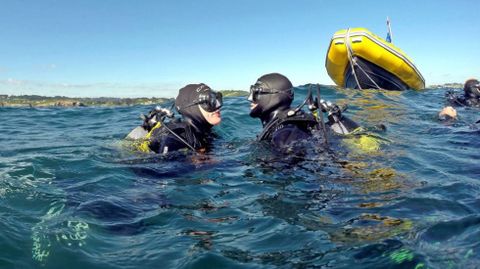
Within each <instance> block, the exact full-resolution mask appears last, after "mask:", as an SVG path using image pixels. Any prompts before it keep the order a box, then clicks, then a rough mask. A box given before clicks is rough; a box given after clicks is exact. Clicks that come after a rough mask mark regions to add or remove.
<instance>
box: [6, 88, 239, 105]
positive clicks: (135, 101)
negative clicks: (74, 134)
mask: <svg viewBox="0 0 480 269" xmlns="http://www.w3.org/2000/svg"><path fill="white" fill-rule="evenodd" d="M221 92H222V94H223V96H224V97H233V96H246V95H247V94H248V93H247V92H245V91H233V90H226V91H221ZM171 100H173V98H163V97H151V98H148V97H140V98H115V97H98V98H75V97H65V96H53V97H49V96H40V95H18V96H17V95H5V94H3V95H2V94H0V107H89V106H134V105H156V104H162V103H164V102H167V101H171Z"/></svg>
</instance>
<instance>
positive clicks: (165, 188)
mask: <svg viewBox="0 0 480 269" xmlns="http://www.w3.org/2000/svg"><path fill="white" fill-rule="evenodd" d="M446 90H448V89H427V90H425V91H419V92H417V91H406V92H388V91H373V90H372V91H370V90H366V91H353V90H345V89H337V88H334V87H329V86H322V87H321V93H322V98H324V99H327V100H330V101H332V102H335V103H338V104H342V105H343V104H348V109H347V111H346V112H344V114H345V115H347V116H348V117H350V118H351V119H353V120H355V121H357V122H358V123H360V124H361V125H362V126H365V127H367V129H369V128H371V127H372V128H371V129H372V131H370V133H369V135H370V137H371V138H375V139H376V141H380V142H378V143H377V144H375V145H374V146H369V147H366V148H363V147H362V146H361V145H360V144H362V143H360V144H358V143H356V142H355V139H354V138H353V139H352V138H351V137H345V138H343V137H340V138H339V137H333V138H331V139H330V140H331V141H330V143H331V148H330V149H328V150H325V149H323V148H322V147H323V146H322V143H317V142H318V141H316V142H312V143H311V150H308V151H307V153H306V154H303V155H295V156H292V155H285V154H281V153H279V152H278V151H276V150H275V149H272V148H270V147H269V146H268V145H265V144H263V143H259V142H256V141H255V139H256V134H258V133H259V132H260V130H261V125H260V122H259V121H258V120H257V119H252V118H250V117H249V116H248V111H249V103H248V101H247V100H246V98H245V97H231V98H226V99H225V104H224V108H223V109H222V117H223V121H222V124H221V125H220V126H217V127H215V132H216V133H217V134H218V135H219V138H218V139H217V140H216V142H215V146H214V148H213V150H212V151H211V152H210V153H208V154H206V155H203V156H199V155H189V156H183V157H181V158H180V157H178V156H176V157H168V156H167V157H162V156H157V155H154V154H140V153H138V152H135V151H133V150H132V147H131V144H130V143H128V142H126V141H124V137H125V136H126V134H127V133H128V132H129V131H130V130H131V129H133V128H134V127H136V126H137V125H139V124H140V122H141V120H140V118H139V115H140V114H141V113H147V112H148V111H149V110H150V109H152V106H132V107H80V108H0V231H1V233H0V268H21V269H26V268H62V269H63V268H69V269H74V268H82V269H85V268H416V269H420V268H480V240H479V238H480V163H479V160H480V150H479V148H480V131H479V128H480V126H479V124H476V125H475V124H474V123H475V122H476V121H477V120H479V119H480V110H479V109H469V108H459V109H458V113H459V120H457V121H450V122H448V121H447V122H442V121H439V120H438V119H437V113H438V112H439V110H440V109H441V107H442V106H443V104H444V100H445V98H444V95H445V91H446ZM305 92H306V87H300V88H298V89H297V91H296V97H297V98H296V100H295V104H299V103H300V102H301V101H302V98H303V96H305ZM164 105H165V106H169V105H170V104H169V103H167V104H164ZM380 124H383V125H385V126H386V131H379V130H374V129H375V128H373V127H375V126H378V125H380ZM357 142H358V140H357Z"/></svg>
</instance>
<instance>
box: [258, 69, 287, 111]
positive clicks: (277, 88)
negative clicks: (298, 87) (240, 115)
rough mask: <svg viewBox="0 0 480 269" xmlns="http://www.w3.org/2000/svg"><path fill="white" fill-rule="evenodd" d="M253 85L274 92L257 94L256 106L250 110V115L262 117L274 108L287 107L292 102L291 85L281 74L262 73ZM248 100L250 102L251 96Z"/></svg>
mask: <svg viewBox="0 0 480 269" xmlns="http://www.w3.org/2000/svg"><path fill="white" fill-rule="evenodd" d="M253 87H258V88H262V89H264V90H269V91H274V92H276V93H269V94H258V96H257V97H256V101H255V103H256V104H257V106H256V107H255V108H254V109H252V110H251V111H250V116H251V117H254V118H262V117H264V116H266V115H268V114H270V113H272V112H273V111H275V110H278V109H288V108H289V107H290V105H291V104H292V102H293V90H292V88H293V85H292V83H291V82H290V80H289V79H288V78H287V77H285V76H284V75H282V74H279V73H271V74H266V75H263V76H261V77H260V78H258V80H257V82H256V83H255V84H254V85H253ZM250 94H252V93H250ZM249 100H250V101H251V102H252V98H251V97H249Z"/></svg>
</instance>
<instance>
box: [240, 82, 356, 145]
mask: <svg viewBox="0 0 480 269" xmlns="http://www.w3.org/2000/svg"><path fill="white" fill-rule="evenodd" d="M310 97H311V96H310ZM293 98H294V91H293V85H292V83H291V82H290V80H289V79H288V78H287V77H285V76H284V75H281V74H278V73H271V74H266V75H263V76H261V77H260V78H259V79H258V80H257V82H256V83H255V84H254V85H252V86H251V87H250V94H249V96H248V100H249V101H250V102H251V106H250V116H251V117H253V118H260V120H261V122H262V125H263V131H262V132H261V133H260V134H259V135H258V136H257V138H258V140H259V141H262V140H266V141H271V142H272V143H273V145H274V146H275V147H276V148H284V147H286V146H289V145H291V144H292V143H293V142H295V141H299V140H304V139H308V138H310V137H311V135H312V132H313V131H314V130H319V129H320V128H321V126H322V124H321V122H320V123H319V121H318V120H317V119H316V117H315V116H314V115H313V114H312V113H307V112H304V111H302V110H301V107H298V108H292V107H291V104H292V101H293ZM307 99H308V98H307ZM306 101H307V100H306ZM310 101H311V105H314V104H313V100H310ZM316 101H317V102H316V103H317V104H319V106H320V107H321V109H322V111H323V112H329V117H328V118H329V121H328V123H327V125H328V126H329V127H330V130H332V131H334V132H336V133H343V134H347V133H349V132H351V131H353V130H354V129H356V128H357V127H358V125H357V124H356V123H355V122H353V121H351V120H350V119H348V118H346V117H344V116H342V115H341V110H340V109H339V108H338V106H336V105H334V104H331V103H325V102H323V100H322V102H318V100H316ZM304 103H305V102H304ZM317 107H318V106H317ZM319 113H322V112H319Z"/></svg>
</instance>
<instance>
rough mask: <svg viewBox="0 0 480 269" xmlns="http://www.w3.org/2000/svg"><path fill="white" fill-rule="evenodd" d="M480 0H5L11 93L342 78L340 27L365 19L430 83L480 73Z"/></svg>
mask: <svg viewBox="0 0 480 269" xmlns="http://www.w3.org/2000/svg"><path fill="white" fill-rule="evenodd" d="M478 11H479V5H478V3H477V2H476V1H474V0H457V1H446V0H441V1H420V0H416V1H413V0H393V1H392V0H391V1H375V0H363V1H353V0H352V1H346V0H336V1H333V0H332V1H322V0H296V1H293V0H292V1H282V0H276V1H274V0H264V1H261V0H237V1H228V0H191V1H186V0H176V1H173V0H172V1H162V0H151V1H150V0H149V1H146V0H145V1H133V0H81V1H80V0H77V1H53V0H45V1H41V0H31V1H23V0H4V1H2V5H1V9H0V35H1V37H2V38H1V41H0V93H2V94H16V95H19V94H40V95H49V96H52V95H66V96H78V97H82V96H83V97H85V96H92V97H97V96H116V97H139V96H148V97H150V96H158V97H173V96H175V95H176V93H177V90H178V89H179V88H180V87H182V86H184V85H185V84H188V83H199V82H204V83H206V84H208V85H210V86H211V87H212V88H214V89H219V90H220V89H236V90H247V89H248V87H249V85H251V84H252V83H254V82H255V80H256V79H257V78H258V77H259V76H261V75H262V74H265V73H270V72H280V73H283V74H285V75H286V76H287V77H289V78H290V79H291V80H292V82H293V84H295V85H300V84H305V83H321V84H333V82H332V80H331V79H330V78H329V77H328V75H327V72H326V70H325V66H324V63H325V56H326V51H327V47H328V45H329V41H330V38H331V37H332V35H333V33H334V32H336V31H337V30H340V29H345V28H348V27H365V28H367V29H369V30H371V31H372V32H374V33H376V34H378V35H380V36H382V37H385V36H386V25H385V20H386V17H387V16H389V17H390V19H391V23H392V31H393V43H394V44H395V45H396V46H398V47H400V48H401V49H402V50H403V51H404V52H405V53H406V54H407V55H409V56H410V58H411V59H413V61H414V62H415V64H416V65H417V67H418V68H419V70H420V71H421V72H422V74H423V76H424V77H425V79H426V83H427V85H432V84H440V83H446V82H463V81H465V80H466V79H467V78H469V77H480V65H479V59H480V57H479V54H480V35H479V34H480V17H479V12H478Z"/></svg>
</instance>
